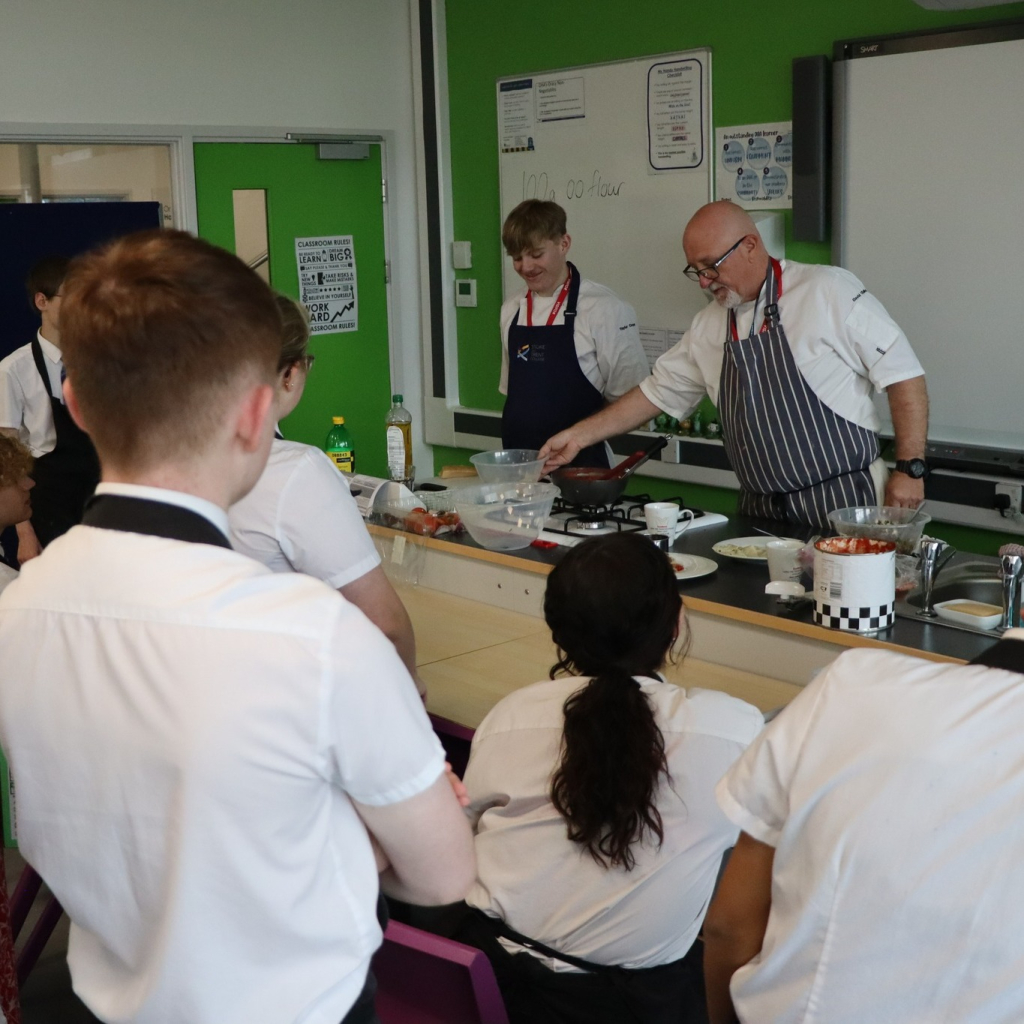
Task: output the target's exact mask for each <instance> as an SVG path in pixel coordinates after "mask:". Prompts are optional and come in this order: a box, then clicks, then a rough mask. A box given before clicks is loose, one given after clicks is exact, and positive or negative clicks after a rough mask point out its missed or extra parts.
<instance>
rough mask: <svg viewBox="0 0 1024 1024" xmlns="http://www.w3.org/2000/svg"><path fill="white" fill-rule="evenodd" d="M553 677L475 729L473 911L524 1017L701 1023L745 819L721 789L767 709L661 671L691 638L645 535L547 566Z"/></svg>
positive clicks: (469, 925)
mask: <svg viewBox="0 0 1024 1024" xmlns="http://www.w3.org/2000/svg"><path fill="white" fill-rule="evenodd" d="M544 617H545V619H546V621H547V623H548V626H549V627H550V628H551V633H552V638H553V640H554V642H555V645H556V648H557V651H558V661H557V662H556V664H555V665H554V667H553V668H552V669H551V673H550V680H549V681H546V682H543V683H536V684H534V685H533V686H529V687H526V688H524V689H522V690H518V691H516V692H515V693H512V694H510V695H509V696H508V697H506V698H505V699H504V700H502V701H501V702H500V703H499V704H498V705H497V706H496V707H495V708H494V709H493V710H492V711H491V713H490V714H489V715H488V716H487V718H486V719H485V720H484V722H483V723H482V724H481V726H480V728H479V729H478V730H477V732H476V735H475V737H474V740H473V751H472V755H471V757H470V762H469V767H468V768H467V771H466V778H465V782H466V786H467V789H468V791H469V796H470V800H471V804H470V810H471V812H472V813H473V815H474V817H475V818H476V852H477V865H478V866H477V871H478V880H477V883H476V885H475V887H474V889H473V890H472V891H471V892H470V895H469V897H468V900H467V902H468V903H469V905H470V906H471V907H473V908H476V909H475V911H474V912H473V913H471V914H470V915H469V916H468V917H467V918H466V920H465V922H464V923H463V925H462V927H461V929H460V931H459V932H458V934H457V936H456V937H457V938H460V939H462V940H463V941H467V942H471V943H472V944H474V945H477V946H479V947H480V948H482V949H484V950H485V951H486V952H487V953H488V955H489V956H490V958H491V961H492V963H493V964H494V967H495V973H496V975H497V978H498V983H499V985H500V986H501V988H502V992H503V995H504V996H505V1002H506V1006H507V1008H508V1011H509V1017H510V1020H511V1021H512V1024H520V1022H521V1024H527V1022H529V1024H545V1022H549V1021H550V1022H552V1024H554V1022H556V1021H558V1022H565V1024H574V1022H579V1024H584V1022H586V1024H602V1022H607V1024H631V1022H636V1024H641V1022H642V1024H661V1022H663V1021H664V1022H666V1024H667V1022H669V1021H672V1022H673V1024H680V1022H685V1021H704V1020H706V1016H705V1009H704V998H703V978H702V973H701V958H700V944H699V943H696V942H695V939H696V936H697V932H698V931H699V929H700V925H701V922H702V920H703V917H704V911H705V910H706V908H707V904H708V901H709V899H710V896H711V891H712V889H713V887H714V883H715V878H716V875H717V870H718V866H719V863H720V861H721V857H722V854H723V852H724V851H725V850H726V849H727V848H728V847H730V846H731V845H732V844H733V842H734V841H735V838H736V829H735V828H734V827H733V826H732V825H731V824H730V823H729V822H728V820H727V819H726V818H725V816H724V815H723V814H722V812H721V811H720V810H719V809H718V806H717V804H716V803H715V799H714V792H713V790H714V786H715V784H716V783H717V782H718V780H719V779H720V778H721V777H722V775H724V774H725V772H726V771H727V769H728V768H729V767H730V766H731V764H732V763H733V762H734V761H735V760H736V758H737V757H738V756H739V754H740V753H741V752H742V751H743V750H744V748H745V747H746V746H747V745H748V744H749V743H750V741H751V740H752V739H753V738H754V736H755V735H756V734H757V732H758V731H759V730H760V728H761V725H762V718H761V714H760V712H759V711H758V710H757V709H756V708H754V707H752V706H751V705H749V704H746V703H744V702H743V701H740V700H736V699H735V698H733V697H729V696H727V695H726V694H724V693H718V692H715V691H710V690H689V691H685V690H683V689H682V688H680V687H678V686H676V685H675V684H673V683H668V682H666V681H665V680H664V678H663V677H662V676H661V675H660V670H661V668H662V667H663V666H664V665H665V664H666V663H667V662H668V661H670V660H673V655H674V652H678V651H679V650H680V649H685V646H686V627H685V621H684V618H683V610H682V601H681V599H680V596H679V589H678V584H677V583H676V579H675V576H674V574H673V572H672V569H671V566H670V564H669V562H668V559H667V558H665V555H664V554H663V553H662V552H661V551H659V550H658V549H657V548H656V547H654V545H653V544H651V543H650V541H649V540H647V539H646V538H645V537H640V536H637V535H636V534H614V535H611V536H608V537H602V538H598V539H594V540H588V541H585V542H584V543H582V544H580V545H578V546H577V547H575V548H573V549H571V550H570V551H569V552H568V553H567V554H566V555H565V557H564V558H563V560H562V561H561V562H560V563H559V565H558V566H557V567H556V568H555V569H554V571H553V572H552V573H551V575H550V577H549V579H548V587H547V592H546V595H545V599H544Z"/></svg>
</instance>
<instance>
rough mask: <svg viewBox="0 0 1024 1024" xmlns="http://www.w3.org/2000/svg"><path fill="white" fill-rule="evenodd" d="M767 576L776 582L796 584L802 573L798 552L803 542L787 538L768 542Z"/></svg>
mask: <svg viewBox="0 0 1024 1024" xmlns="http://www.w3.org/2000/svg"><path fill="white" fill-rule="evenodd" d="M766 547H767V549H768V552H767V553H768V575H769V576H770V577H771V578H772V580H774V581H776V582H780V583H782V582H787V581H788V582H790V583H797V582H799V580H800V577H801V576H802V575H803V573H804V567H803V565H801V563H800V552H801V551H802V550H803V547H804V542H803V541H802V540H794V539H792V538H788V537H779V538H777V539H775V540H770V541H768V544H767V545H766Z"/></svg>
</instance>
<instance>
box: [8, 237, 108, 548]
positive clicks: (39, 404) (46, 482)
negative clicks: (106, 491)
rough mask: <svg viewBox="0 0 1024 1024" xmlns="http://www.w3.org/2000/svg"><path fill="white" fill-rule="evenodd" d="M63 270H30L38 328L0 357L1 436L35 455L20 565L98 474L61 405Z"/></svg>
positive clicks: (62, 522) (68, 519) (60, 261)
mask: <svg viewBox="0 0 1024 1024" xmlns="http://www.w3.org/2000/svg"><path fill="white" fill-rule="evenodd" d="M67 269H68V260H67V258H66V257H64V256H47V257H46V258H45V259H42V260H40V261H39V262H38V263H37V264H36V265H35V266H34V267H33V268H32V270H31V271H30V272H29V275H28V279H27V280H26V282H25V289H26V291H27V293H28V301H29V303H30V305H31V306H32V308H33V309H35V310H36V312H38V313H39V318H40V327H39V331H38V332H37V333H36V336H35V338H33V339H32V341H31V342H29V344H27V345H23V346H22V347H21V348H19V349H15V351H14V352H12V353H11V354H10V355H9V356H7V357H6V358H5V359H4V360H3V361H2V362H0V434H6V435H8V436H10V437H16V438H18V440H20V441H21V442H22V444H24V445H26V446H27V447H28V449H29V450H30V451H31V453H32V455H33V456H34V458H35V460H36V462H35V469H34V470H33V477H34V479H35V482H36V485H37V490H36V493H35V495H34V504H33V509H32V518H31V520H25V522H23V523H19V525H18V550H17V552H16V555H17V559H18V561H19V562H21V563H25V562H27V561H28V560H29V559H30V558H35V556H36V555H38V554H39V552H40V551H41V550H42V549H43V548H44V547H46V545H47V544H49V543H50V541H52V540H53V539H54V538H55V537H59V536H60V535H61V534H62V533H64V532H65V531H67V530H69V529H71V527H72V526H74V525H75V523H77V522H79V521H80V520H81V518H82V509H83V508H84V506H85V501H86V499H87V498H88V497H89V495H90V494H92V492H93V489H94V488H95V487H96V484H97V482H98V481H99V478H100V467H99V463H98V462H97V460H96V450H95V449H94V448H93V446H92V442H91V441H90V440H89V438H88V436H87V435H86V434H85V433H84V432H83V431H82V430H80V429H79V427H78V425H77V424H76V423H75V422H74V420H72V418H71V416H70V415H69V414H68V410H67V406H66V405H65V404H64V394H63V389H62V385H63V383H64V363H63V360H62V358H61V339H60V308H61V302H62V300H63V284H64V276H65V274H66V273H67ZM12 554H15V552H12Z"/></svg>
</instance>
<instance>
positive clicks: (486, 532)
mask: <svg viewBox="0 0 1024 1024" xmlns="http://www.w3.org/2000/svg"><path fill="white" fill-rule="evenodd" d="M557 494H558V488H557V487H556V486H555V485H554V484H542V483H497V484H475V485H474V486H472V487H462V488H459V492H458V494H457V495H456V497H455V508H456V510H457V511H458V513H459V516H460V517H461V518H462V522H463V523H464V524H465V527H466V529H467V530H469V535H470V536H471V537H472V538H473V540H475V541H476V542H477V544H479V545H480V546H481V547H484V548H488V549H489V550H491V551H515V550H517V549H519V548H526V547H529V546H530V545H531V544H532V543H533V542H534V541H535V540H536V539H537V538H538V537H539V536H540V532H541V530H543V529H544V523H545V521H546V520H547V517H548V515H549V514H550V512H551V506H552V504H553V503H554V500H555V497H556V495H557Z"/></svg>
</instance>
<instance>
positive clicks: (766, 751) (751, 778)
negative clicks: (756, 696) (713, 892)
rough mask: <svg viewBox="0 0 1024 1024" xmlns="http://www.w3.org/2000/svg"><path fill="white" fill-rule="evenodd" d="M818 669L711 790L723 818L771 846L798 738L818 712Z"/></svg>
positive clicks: (822, 681)
mask: <svg viewBox="0 0 1024 1024" xmlns="http://www.w3.org/2000/svg"><path fill="white" fill-rule="evenodd" d="M829 671H830V670H829V669H826V670H825V671H823V672H822V673H821V674H820V675H819V676H818V677H817V678H816V679H815V680H814V681H813V682H812V683H810V684H808V685H807V686H805V687H804V689H803V690H802V691H801V692H800V693H799V694H797V696H796V697H795V698H794V699H793V700H792V701H791V702H790V703H789V704H788V705H787V706H786V707H785V708H784V709H783V710H782V711H781V712H779V714H778V716H777V717H776V718H775V719H774V721H772V722H770V723H769V724H768V726H767V727H766V728H765V729H764V731H763V732H762V733H761V734H760V735H759V736H758V737H757V738H756V739H755V740H754V742H753V743H752V744H751V745H750V746H749V747H748V748H747V749H746V751H745V752H744V753H743V755H742V756H741V757H740V759H739V760H738V761H737V762H736V764H735V765H733V767H732V768H731V769H730V771H729V772H728V774H727V775H726V776H725V777H724V778H723V779H722V780H721V781H720V782H719V783H718V785H717V787H716V788H715V797H716V798H717V800H718V805H719V807H721V808H722V811H723V812H724V814H725V816H726V817H727V818H728V819H729V820H730V821H731V822H732V823H733V824H734V825H737V826H738V827H739V828H741V829H743V831H744V832H746V833H747V834H748V835H751V836H753V837H754V838H755V839H757V840H759V841H760V842H762V843H766V844H767V845H768V846H776V845H778V842H779V837H780V835H781V833H782V829H783V827H784V825H785V824H786V819H787V817H788V814H789V802H790V801H789V796H790V788H791V785H792V782H793V775H794V773H795V771H796V768H797V765H798V763H799V759H800V752H801V749H802V747H803V744H804V740H805V738H806V737H807V735H808V733H809V732H810V730H811V729H812V728H814V724H815V720H816V719H817V717H818V713H819V710H820V703H821V701H820V698H821V692H822V688H823V687H824V686H825V685H826V683H827V681H828V677H829Z"/></svg>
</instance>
